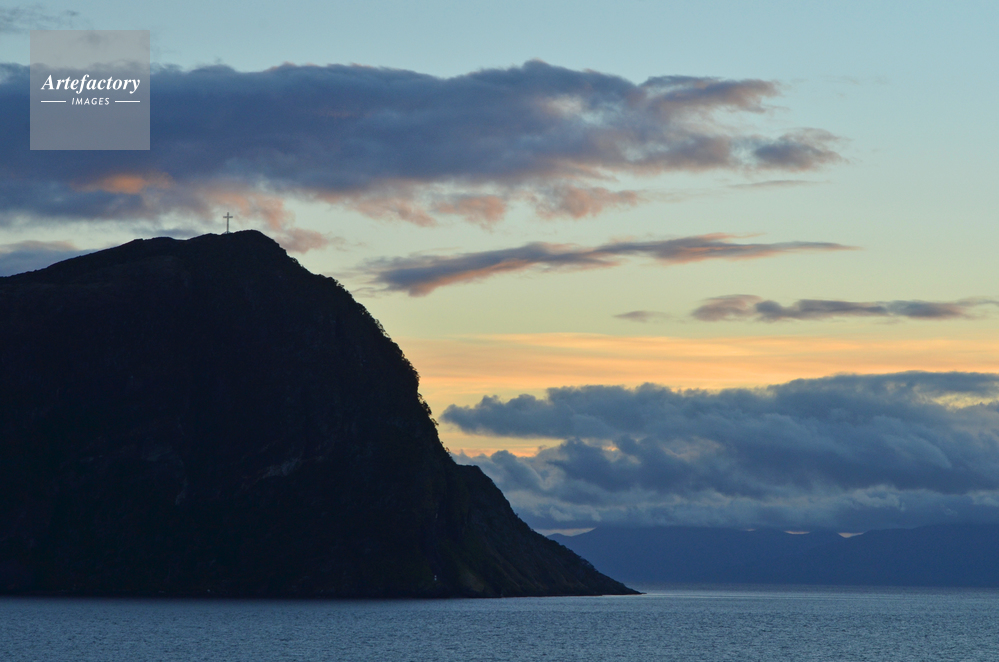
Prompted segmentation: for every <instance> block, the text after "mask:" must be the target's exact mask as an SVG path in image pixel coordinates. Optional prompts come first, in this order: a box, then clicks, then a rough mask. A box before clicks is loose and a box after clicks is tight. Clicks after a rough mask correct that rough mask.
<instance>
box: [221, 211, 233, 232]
mask: <svg viewBox="0 0 999 662" xmlns="http://www.w3.org/2000/svg"><path fill="white" fill-rule="evenodd" d="M222 218H224V219H225V233H226V234H229V219H230V218H232V215H231V214H230V213H229V212H226V213H225V216H223V217H222Z"/></svg>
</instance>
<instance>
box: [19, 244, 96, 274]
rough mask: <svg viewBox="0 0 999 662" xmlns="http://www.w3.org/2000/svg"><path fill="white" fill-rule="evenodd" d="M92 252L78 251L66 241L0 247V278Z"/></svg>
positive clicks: (42, 267)
mask: <svg viewBox="0 0 999 662" xmlns="http://www.w3.org/2000/svg"><path fill="white" fill-rule="evenodd" d="M90 252H92V251H89V250H79V249H77V248H76V247H75V246H73V244H71V243H70V242H68V241H21V242H18V243H16V244H3V245H0V276H12V275H14V274H19V273H23V272H25V271H34V270H36V269H44V268H45V267H47V266H49V265H50V264H55V263H56V262H62V261H63V260H68V259H69V258H71V257H76V256H78V255H86V254H87V253H90Z"/></svg>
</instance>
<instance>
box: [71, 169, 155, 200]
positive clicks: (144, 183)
mask: <svg viewBox="0 0 999 662" xmlns="http://www.w3.org/2000/svg"><path fill="white" fill-rule="evenodd" d="M171 186H173V180H172V179H170V176H169V175H166V174H163V173H152V174H148V175H139V174H129V173H118V174H113V175H107V176H105V177H102V178H100V179H98V180H96V181H93V182H87V183H86V184H81V185H78V186H77V187H75V188H76V190H78V191H103V192H105V193H125V194H128V195H139V194H141V193H142V192H143V191H145V190H146V189H147V188H170V187H171Z"/></svg>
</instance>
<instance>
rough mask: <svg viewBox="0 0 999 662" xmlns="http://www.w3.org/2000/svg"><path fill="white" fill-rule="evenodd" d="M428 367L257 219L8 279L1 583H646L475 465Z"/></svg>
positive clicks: (271, 591) (62, 588) (17, 589)
mask: <svg viewBox="0 0 999 662" xmlns="http://www.w3.org/2000/svg"><path fill="white" fill-rule="evenodd" d="M417 385H418V376H417V373H416V371H415V370H414V369H413V366H412V365H410V363H409V361H407V360H406V358H405V357H404V356H403V354H402V351H401V350H400V349H399V347H398V346H397V345H396V344H395V343H393V342H392V341H391V340H390V339H389V338H388V337H387V336H386V334H385V333H384V331H383V329H382V328H381V326H380V325H379V324H378V322H377V321H375V319H374V318H372V317H371V315H370V314H369V313H368V312H367V311H366V310H365V309H364V308H363V307H362V306H361V305H360V304H358V303H357V302H355V301H354V299H353V298H352V297H351V295H350V294H349V293H348V292H347V291H346V290H345V289H344V288H342V287H341V286H340V285H339V284H338V283H337V282H336V281H334V280H333V279H331V278H326V277H323V276H318V275H314V274H312V273H310V272H308V271H307V270H306V269H304V268H302V267H301V266H300V265H299V264H298V263H297V262H296V261H295V260H293V259H291V258H289V257H288V255H287V254H286V253H285V252H284V251H283V250H282V249H281V248H280V247H279V246H278V245H277V244H276V243H275V242H273V241H272V240H270V239H268V238H267V237H265V236H264V235H262V234H260V233H259V232H253V231H248V232H239V233H235V234H231V235H206V236H202V237H198V238H195V239H191V240H188V241H177V240H173V239H166V238H162V239H152V240H147V241H142V240H139V241H133V242H131V243H129V244H126V245H124V246H119V247H117V248H112V249H109V250H105V251H101V252H98V253H93V254H90V255H86V256H82V257H78V258H74V259H71V260H67V261H65V262H61V263H59V264H55V265H53V266H51V267H49V268H47V269H43V270H40V271H35V272H31V273H25V274H19V275H16V276H11V277H8V278H0V593H6V594H68V595H171V596H187V595H202V596H205V595H213V596H268V597H448V596H528V595H592V594H611V593H613V594H625V593H631V592H632V591H631V590H630V589H628V588H627V587H625V586H624V585H623V584H620V583H618V582H616V581H614V580H612V579H610V578H608V577H606V576H604V575H602V574H600V573H599V572H597V571H596V570H594V569H593V567H592V566H591V565H590V564H589V563H587V562H586V561H584V560H583V559H581V558H580V557H578V556H577V555H576V554H574V553H573V552H571V551H569V550H568V549H566V548H565V547H563V546H561V545H559V544H558V543H556V542H553V541H551V540H548V539H546V538H544V537H543V536H541V535H539V534H537V533H535V532H534V531H532V530H531V529H530V528H529V527H528V526H527V525H526V524H524V523H523V522H522V521H521V520H520V519H518V518H517V516H516V515H515V514H514V512H513V511H512V510H511V508H510V506H509V504H508V503H507V501H506V499H505V498H504V497H503V495H502V494H501V493H500V491H499V490H498V489H497V488H496V487H495V485H493V483H492V481H490V480H489V479H488V478H487V477H486V476H485V475H484V474H483V473H482V472H481V471H480V470H479V469H478V468H476V467H471V466H459V465H457V464H455V463H454V461H453V460H452V459H451V457H450V456H449V454H448V453H447V451H446V450H445V449H444V448H443V447H442V445H441V443H440V440H439V439H438V436H437V429H436V426H435V423H434V421H433V420H432V419H431V417H430V411H429V408H428V407H427V406H426V405H425V403H424V402H423V400H422V399H421V397H420V395H419V394H418V392H417Z"/></svg>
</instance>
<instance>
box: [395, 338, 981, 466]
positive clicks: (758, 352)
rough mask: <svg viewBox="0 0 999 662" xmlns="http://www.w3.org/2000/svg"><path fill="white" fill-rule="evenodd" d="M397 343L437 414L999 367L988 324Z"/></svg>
mask: <svg viewBox="0 0 999 662" xmlns="http://www.w3.org/2000/svg"><path fill="white" fill-rule="evenodd" d="M398 342H399V344H400V345H401V347H402V348H403V351H405V353H406V355H407V357H409V359H410V360H411V361H412V362H413V365H415V366H416V368H417V370H418V371H419V372H420V377H421V378H420V391H421V392H422V393H423V395H424V397H425V398H426V399H427V402H429V403H430V406H431V408H432V409H433V411H434V414H435V416H438V417H439V415H440V414H441V413H442V412H443V411H444V408H445V407H447V405H449V404H459V405H469V404H473V403H475V402H478V401H479V399H481V398H482V396H484V395H499V396H501V397H503V398H509V397H512V396H516V395H519V394H521V393H532V394H535V395H542V394H543V392H544V389H546V388H549V387H554V386H579V385H584V384H608V385H610V384H614V385H626V386H637V385H639V384H642V383H645V382H654V383H658V384H663V385H666V386H670V387H673V388H705V389H719V388H725V387H734V386H761V385H766V384H778V383H782V382H786V381H789V380H792V379H797V378H813V377H823V376H827V375H832V374H836V373H841V372H854V373H866V374H874V373H888V372H899V371H904V370H929V371H939V372H943V371H950V370H959V371H969V372H999V338H997V337H996V336H995V335H994V334H989V333H980V334H974V335H969V334H962V336H961V337H960V338H956V337H955V338H945V337H923V338H887V337H885V336H882V335H865V334H854V335H837V336H803V335H782V336H750V337H720V338H696V339H692V338H676V337H657V336H644V337H620V336H610V335H601V334H581V333H537V334H507V335H476V336H472V335H467V336H452V337H445V338H435V339H420V338H401V339H398ZM441 439H442V441H443V442H444V444H445V445H447V446H448V447H449V448H450V449H451V450H452V451H455V452H458V451H459V450H465V452H467V453H469V454H478V453H480V452H490V451H493V450H498V449H500V448H504V449H507V450H510V451H511V452H515V453H518V454H524V453H531V452H533V451H534V450H535V449H537V447H538V446H539V445H543V444H546V443H554V442H552V441H548V442H546V440H538V439H527V440H523V439H496V438H490V437H478V436H473V435H464V434H462V433H460V432H458V431H457V430H456V429H454V428H453V427H452V426H449V425H443V424H442V426H441Z"/></svg>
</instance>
